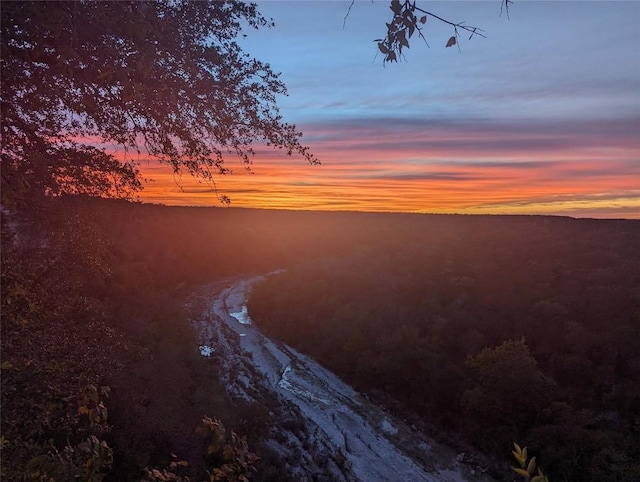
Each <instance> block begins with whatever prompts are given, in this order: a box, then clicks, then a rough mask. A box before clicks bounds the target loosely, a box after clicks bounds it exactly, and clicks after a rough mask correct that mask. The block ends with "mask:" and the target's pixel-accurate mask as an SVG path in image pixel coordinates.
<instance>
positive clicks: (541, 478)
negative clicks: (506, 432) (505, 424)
mask: <svg viewBox="0 0 640 482" xmlns="http://www.w3.org/2000/svg"><path fill="white" fill-rule="evenodd" d="M513 447H514V450H512V452H511V453H512V454H513V457H514V458H515V459H516V461H517V462H518V465H519V467H512V469H513V471H514V472H515V473H516V474H518V475H520V476H521V477H523V478H524V480H529V481H531V482H549V478H548V477H547V476H546V475H544V473H543V472H542V469H541V468H540V467H537V465H536V458H535V457H531V458H530V459H529V457H528V455H527V447H525V448H520V445H518V444H517V443H515V442H513ZM536 467H537V469H538V472H537V473H536Z"/></svg>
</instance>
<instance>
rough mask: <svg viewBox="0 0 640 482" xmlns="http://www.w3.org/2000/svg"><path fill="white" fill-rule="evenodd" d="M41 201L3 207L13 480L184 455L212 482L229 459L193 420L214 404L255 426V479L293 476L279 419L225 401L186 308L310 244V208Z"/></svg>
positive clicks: (241, 425) (121, 468) (6, 467)
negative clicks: (275, 432) (200, 292)
mask: <svg viewBox="0 0 640 482" xmlns="http://www.w3.org/2000/svg"><path fill="white" fill-rule="evenodd" d="M43 201H44V202H42V203H38V204H37V205H29V206H27V205H24V206H23V207H22V208H20V207H18V208H17V209H16V210H13V211H12V212H8V211H5V210H3V211H2V283H1V286H2V338H1V342H2V346H1V355H2V378H1V382H2V386H1V396H2V412H1V414H2V433H1V437H2V444H1V445H2V454H1V455H2V457H1V461H2V480H7V481H11V480H41V479H42V478H43V477H44V476H45V474H47V475H48V476H49V477H51V478H53V479H54V480H67V479H69V480H71V479H73V480H75V478H74V477H79V478H80V479H81V480H100V478H99V477H100V476H102V475H104V474H106V480H113V481H126V480H136V481H137V480H141V478H143V477H145V469H153V468H159V469H161V470H164V468H169V467H170V465H171V464H172V463H173V462H176V461H174V460H172V457H171V454H172V453H173V454H175V455H177V456H178V459H179V460H178V462H181V461H183V460H184V461H186V462H189V463H190V465H189V467H187V468H184V467H182V465H179V466H178V469H180V471H181V472H186V473H189V474H190V475H191V476H192V477H195V480H203V479H205V478H207V476H206V471H207V470H209V469H210V468H211V467H216V466H220V465H221V460H217V459H216V457H215V454H214V456H208V457H205V454H206V451H207V450H206V448H207V443H208V441H207V440H206V439H204V438H203V437H202V436H201V435H199V434H198V433H196V432H195V429H196V427H197V426H199V425H201V421H202V419H203V415H205V414H206V415H208V416H211V417H214V418H217V419H220V420H221V421H222V422H223V423H224V426H225V427H226V428H227V435H229V434H230V431H231V430H234V431H235V432H237V433H238V434H240V435H242V436H246V437H247V440H248V443H249V447H250V450H251V451H253V452H255V453H257V454H258V455H259V456H260V457H261V459H260V461H259V462H257V463H256V464H255V468H256V469H257V470H258V472H257V473H256V474H255V475H254V478H253V480H287V477H286V474H285V475H283V474H282V471H281V470H280V462H279V460H278V456H277V455H275V454H273V453H272V452H271V451H270V450H269V449H268V448H267V447H265V446H263V444H262V440H263V438H264V435H265V433H266V431H267V429H268V427H269V426H270V424H271V423H272V420H270V418H269V415H268V414H267V413H266V410H265V409H264V407H260V406H252V405H248V404H243V403H242V402H239V401H230V400H229V399H228V398H227V396H226V392H225V389H224V387H222V386H220V384H219V383H218V382H217V375H216V373H217V371H216V366H215V363H213V362H212V361H211V360H209V359H205V358H203V357H201V356H200V354H199V352H198V349H197V342H196V339H195V336H194V333H193V331H192V326H191V325H190V323H189V321H188V313H186V312H185V307H184V306H185V300H186V299H187V296H188V295H189V293H190V292H191V290H192V289H193V288H195V287H197V286H199V285H201V284H202V283H206V282H211V281H215V280H219V279H221V278H228V277H230V276H237V275H239V274H246V273H255V272H266V271H270V270H272V269H274V268H275V267H282V266H286V265H287V264H288V263H290V262H292V261H293V260H301V259H303V258H305V257H307V256H309V255H310V254H312V253H313V252H314V251H316V250H318V249H319V246H320V244H319V243H321V242H322V239H321V237H322V235H321V236H320V237H316V235H315V234H314V232H312V231H311V227H312V226H311V223H307V228H302V229H301V230H300V231H299V232H297V233H295V234H293V235H291V233H292V232H291V231H289V230H288V229H287V227H288V226H289V225H290V224H291V222H294V223H296V221H299V220H303V219H304V215H303V214H299V215H295V216H293V217H292V216H289V215H287V214H286V213H282V214H280V213H264V214H263V213H260V212H254V211H248V210H228V209H223V208H211V209H199V208H170V207H160V206H151V205H143V204H137V203H130V202H126V201H117V200H100V199H96V198H88V197H82V196H72V197H62V198H51V199H48V200H43ZM299 226H301V227H302V226H303V224H299ZM307 229H308V230H307ZM327 232H328V230H327ZM316 233H317V231H316ZM313 239H317V242H316V244H312V243H309V242H308V241H311V240H313ZM87 387H95V389H96V391H95V392H92V391H91V389H89V390H88V389H87ZM101 387H108V389H105V390H101ZM109 392H110V393H109ZM107 395H108V396H107ZM85 408H87V410H89V409H91V410H95V411H92V412H90V416H89V413H86V412H83V410H84V409H85ZM97 417H101V418H102V420H98V418H97ZM107 417H108V418H107ZM105 419H106V420H105ZM105 421H106V423H105ZM200 428H201V429H202V427H200ZM200 432H202V430H200ZM92 436H95V437H96V440H98V441H100V443H102V442H105V443H106V444H107V446H108V449H106V448H104V447H102V448H101V446H98V445H96V444H94V445H95V446H87V444H86V443H85V442H86V441H87V440H89V439H90V437H92ZM91 440H93V439H91ZM71 449H73V452H71ZM111 450H112V451H113V452H111ZM218 459H220V457H218ZM109 466H111V468H109ZM167 470H168V469H167ZM240 472H241V471H238V473H240ZM249 473H252V471H249ZM92 477H96V478H95V479H94V478H92ZM47 480H49V479H47ZM149 480H156V479H154V478H153V477H151V478H149ZM222 480H226V479H222Z"/></svg>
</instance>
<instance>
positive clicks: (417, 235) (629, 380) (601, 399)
mask: <svg viewBox="0 0 640 482" xmlns="http://www.w3.org/2000/svg"><path fill="white" fill-rule="evenodd" d="M353 222H354V223H356V224H357V225H358V233H359V236H358V238H350V237H349V235H348V234H345V233H343V232H342V231H340V230H337V231H336V236H337V237H343V236H344V237H343V238H342V239H343V241H342V242H344V243H349V244H350V247H351V248H352V249H350V250H349V251H348V252H347V251H345V252H344V253H343V255H339V256H328V257H327V256H317V257H314V258H313V259H310V260H307V261H305V262H304V263H302V264H299V265H296V266H295V267H292V268H291V269H289V270H288V271H287V272H285V273H283V274H279V275H277V276H272V277H271V278H269V279H268V280H267V281H266V282H264V283H263V284H261V285H258V286H257V287H256V288H255V289H254V291H253V293H252V295H251V297H250V301H249V314H250V315H251V317H252V318H253V319H254V321H255V322H257V323H258V324H259V325H260V327H261V329H263V330H265V331H266V332H268V333H269V334H270V335H272V336H275V337H277V338H279V339H281V340H283V341H285V342H286V343H288V344H291V345H292V346H294V347H296V348H298V349H300V350H301V351H303V352H305V353H308V354H310V355H311V356H313V357H315V358H316V359H318V360H319V361H321V362H322V363H323V364H325V365H326V366H327V367H329V368H330V369H332V370H334V371H335V372H336V373H338V374H339V375H341V376H342V377H343V378H344V379H346V380H347V381H349V382H350V383H352V384H353V385H355V386H356V387H357V388H358V389H360V390H363V391H365V392H368V393H369V394H371V395H372V396H375V397H377V398H378V399H380V400H384V401H385V402H386V403H387V404H389V405H390V406H391V407H393V409H394V410H397V411H398V412H400V413H403V414H404V415H405V416H406V417H413V420H414V421H416V423H420V422H422V423H424V422H427V423H428V424H432V425H435V427H436V428H437V429H439V430H440V433H441V435H442V436H443V437H444V438H451V435H452V434H454V433H455V434H458V435H459V436H460V437H461V438H462V440H463V441H464V440H466V441H469V442H471V443H473V444H474V445H475V446H476V447H477V448H479V449H481V450H482V451H484V452H486V453H489V454H491V455H494V456H495V457H497V458H501V457H505V455H506V454H509V450H510V447H511V442H512V441H513V440H517V441H519V442H520V443H523V444H525V445H528V446H529V450H530V451H532V453H535V454H536V455H538V462H539V464H541V465H542V466H544V467H545V468H546V472H547V473H548V474H550V479H551V480H554V481H561V480H566V481H575V480H581V481H605V480H606V481H611V480H628V481H632V480H639V479H640V465H639V463H638V461H639V460H640V249H639V247H640V224H639V223H638V222H637V221H623V220H608V221H605V220H588V219H585V220H575V219H570V218H560V217H539V216H529V217H505V216H491V217H487V216H473V217H462V216H400V215H386V214H375V215H361V217H358V218H357V219H354V220H353Z"/></svg>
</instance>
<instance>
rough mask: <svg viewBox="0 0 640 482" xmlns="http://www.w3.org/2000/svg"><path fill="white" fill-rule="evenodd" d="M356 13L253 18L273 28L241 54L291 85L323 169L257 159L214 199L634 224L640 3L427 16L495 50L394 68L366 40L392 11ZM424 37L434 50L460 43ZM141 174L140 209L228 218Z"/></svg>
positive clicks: (427, 56) (360, 9)
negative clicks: (144, 180)
mask: <svg viewBox="0 0 640 482" xmlns="http://www.w3.org/2000/svg"><path fill="white" fill-rule="evenodd" d="M349 3H350V2H349V1H347V2H344V5H343V4H342V3H332V4H328V3H325V2H313V1H305V2H298V3H292V2H271V1H270V2H260V3H259V9H260V10H261V11H262V12H263V13H264V14H265V15H266V16H267V17H273V19H274V20H275V22H276V28H274V29H272V30H265V31H258V32H255V31H253V30H249V31H247V34H248V37H247V38H246V39H243V40H242V42H243V46H244V47H245V48H246V49H247V51H248V52H249V53H251V54H252V55H255V56H256V57H257V58H259V59H261V60H265V61H267V62H269V63H270V64H271V65H272V67H273V68H274V70H276V71H281V72H282V80H283V81H284V82H285V84H286V85H287V86H288V88H289V97H283V98H282V99H281V101H280V105H281V110H282V114H283V118H284V120H285V121H287V122H293V123H295V124H297V126H298V128H299V130H300V131H302V132H303V133H304V137H303V143H304V144H305V145H308V146H309V147H310V149H311V151H312V152H313V153H314V154H315V155H317V156H318V158H319V159H320V160H321V161H322V165H321V166H309V165H308V164H306V163H305V161H304V160H302V159H300V158H295V157H294V158H288V157H286V156H280V155H279V152H278V151H271V150H267V149H262V148H259V147H258V148H257V149H256V150H257V155H256V157H255V159H254V165H253V166H252V170H253V173H254V174H250V173H247V172H246V171H245V170H244V168H243V167H242V165H241V164H240V163H239V162H235V159H229V160H228V162H227V163H226V166H227V167H229V168H231V169H233V170H234V174H232V175H226V176H218V177H216V178H215V183H216V188H217V192H218V194H220V195H226V196H229V198H230V199H231V206H232V207H251V208H277V209H303V210H341V211H345V210H346V211H386V212H419V213H463V214H489V213H490V214H557V215H567V216H573V217H599V218H634V219H640V56H638V50H637V48H638V47H639V46H640V2H638V3H634V2H608V3H604V2H516V3H515V4H514V5H513V7H512V8H511V14H510V20H507V19H504V18H500V16H499V12H497V11H495V9H494V8H493V7H495V4H494V2H442V3H441V2H430V3H429V8H430V9H432V10H433V11H434V12H439V13H442V14H443V15H444V16H445V17H447V18H452V19H455V20H463V19H464V20H467V21H468V23H471V24H479V25H482V27H483V28H485V30H486V31H487V39H474V40H472V41H466V40H463V41H462V42H461V43H462V45H461V49H460V51H456V50H455V49H446V48H445V47H444V45H432V48H430V49H427V48H426V47H424V45H422V46H421V45H420V44H419V43H414V44H412V45H411V49H410V51H409V53H408V54H407V55H408V59H407V62H400V63H398V64H394V65H389V66H386V67H384V68H383V67H382V65H381V59H380V58H379V57H378V58H377V59H374V60H373V62H372V58H373V56H374V55H375V45H374V44H372V43H371V40H372V39H373V38H374V37H375V36H376V35H378V36H379V29H380V26H382V27H384V21H385V20H387V21H388V19H387V17H388V2H382V3H374V4H371V3H369V2H364V3H358V2H356V3H355V4H354V6H353V9H352V11H351V13H350V16H349V19H348V22H347V24H346V25H345V28H344V29H343V21H344V15H345V13H346V9H347V8H348V7H349ZM498 3H499V2H498ZM342 6H344V8H342ZM461 16H462V18H461ZM309 18H313V19H314V20H313V21H314V26H315V28H314V29H311V30H310V29H307V28H304V26H305V25H306V24H305V22H306V21H307V20H308V19H309ZM541 24H544V25H545V32H544V35H543V34H541V32H540V27H539V26H540V25H541ZM428 25H429V29H430V30H429V31H428V38H429V40H430V43H432V44H438V43H439V41H440V39H443V42H442V43H444V41H446V39H447V38H448V35H450V32H449V30H448V29H447V27H446V26H443V25H440V24H437V23H432V24H429V23H428ZM320 31H322V32H324V33H323V35H319V34H318V32H320ZM292 38H295V39H296V41H295V42H292V41H291V39H292ZM372 45H373V47H372ZM141 170H142V172H143V175H144V176H145V177H148V178H153V179H155V181H154V182H151V183H148V184H147V185H146V187H145V190H144V191H143V192H142V193H141V196H140V197H141V199H142V200H143V201H144V202H155V203H163V204H168V205H195V206H220V205H221V204H220V202H219V201H218V198H217V195H216V192H214V190H213V189H212V186H207V185H205V184H199V183H197V182H195V181H193V180H192V179H190V178H189V176H186V175H185V176H183V177H182V179H181V181H180V182H179V185H178V184H177V183H176V180H175V179H174V176H173V174H172V173H171V172H170V171H169V170H168V168H166V167H164V168H163V167H159V166H157V165H155V164H154V163H151V162H143V163H142V166H141Z"/></svg>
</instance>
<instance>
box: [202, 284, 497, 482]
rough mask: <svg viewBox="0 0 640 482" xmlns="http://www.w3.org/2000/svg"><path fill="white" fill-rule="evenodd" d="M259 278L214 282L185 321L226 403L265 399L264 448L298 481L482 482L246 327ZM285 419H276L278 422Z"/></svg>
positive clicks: (452, 456) (327, 375)
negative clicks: (286, 463)
mask: <svg viewBox="0 0 640 482" xmlns="http://www.w3.org/2000/svg"><path fill="white" fill-rule="evenodd" d="M262 278H263V276H256V277H252V278H246V279H235V280H229V281H228V282H224V283H216V284H215V285H211V286H209V287H208V288H207V289H206V290H203V291H202V292H201V293H200V297H201V301H202V299H203V298H204V300H205V303H204V304H203V303H200V305H202V306H204V307H205V308H204V309H203V310H202V313H201V314H200V315H199V316H197V317H196V318H195V319H194V320H193V321H194V325H195V327H196V330H197V332H198V336H199V338H200V351H201V353H202V355H203V356H207V357H213V358H215V359H216V361H217V363H218V364H219V365H220V367H221V377H222V379H223V382H224V383H225V386H226V387H227V390H228V392H229V394H230V395H231V396H232V397H236V398H240V399H244V400H247V401H251V402H258V403H260V402H262V403H265V402H264V401H265V400H268V401H269V402H268V403H269V404H270V408H271V414H273V415H274V417H277V418H280V421H281V422H282V423H280V424H274V428H273V430H272V432H273V433H272V434H271V439H270V444H271V445H272V447H273V448H274V449H276V450H277V451H279V452H280V453H281V454H282V455H283V456H285V457H286V458H287V460H291V461H293V462H291V464H290V467H289V469H290V471H291V473H292V474H293V475H295V477H296V478H297V479H299V480H301V481H304V480H309V481H312V480H338V481H343V480H344V481H366V482H376V481H379V482H383V481H443V482H447V481H449V482H454V481H455V482H460V481H485V480H490V479H488V478H487V477H485V476H484V475H483V474H482V470H481V469H480V468H479V467H473V466H470V465H467V464H464V463H460V462H461V460H463V457H460V454H458V455H456V453H455V452H454V451H453V450H451V449H449V448H447V447H445V446H442V445H440V444H438V443H436V442H435V441H434V440H432V439H430V438H429V437H428V436H427V435H426V434H424V433H422V432H420V431H418V430H415V428H414V429H412V428H411V427H409V426H407V425H406V424H405V423H404V422H403V421H402V420H398V419H396V418H394V417H393V416H392V415H391V414H389V413H387V412H385V411H384V410H383V409H382V408H380V407H378V406H377V405H375V404H374V403H372V402H371V401H369V400H368V399H367V398H366V397H365V396H363V395H361V394H360V393H358V392H356V391H355V390H354V389H353V388H352V387H350V386H349V385H347V384H346V383H345V382H344V381H342V380H341V379H340V378H338V377H337V376H336V375H334V374H333V373H331V372H329V371H328V370H326V369H324V368H323V367H322V366H320V365H319V364H317V363H316V362H315V361H314V360H312V359H311V358H309V357H308V356H305V355H304V354H302V353H299V352H297V351H296V350H294V349H293V348H291V347H288V346H286V345H284V344H281V343H276V342H274V341H272V340H270V339H269V338H267V337H266V336H264V335H263V334H262V333H261V332H260V330H259V329H258V328H257V327H256V326H255V325H254V324H253V323H252V321H251V319H250V317H249V315H248V313H247V307H246V298H247V294H248V292H249V290H250V289H251V286H252V285H253V284H254V283H256V282H258V281H260V280H261V279H262ZM283 418H284V419H286V420H282V419H283Z"/></svg>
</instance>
